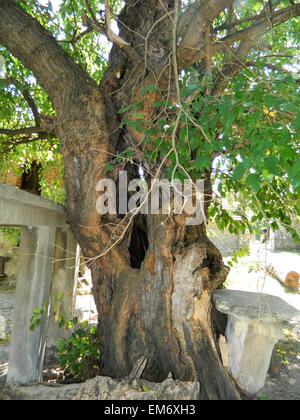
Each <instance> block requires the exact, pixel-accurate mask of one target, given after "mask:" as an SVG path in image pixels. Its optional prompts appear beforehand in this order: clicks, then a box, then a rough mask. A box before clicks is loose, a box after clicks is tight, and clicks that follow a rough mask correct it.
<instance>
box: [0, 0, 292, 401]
mask: <svg viewBox="0 0 300 420" xmlns="http://www.w3.org/2000/svg"><path fill="white" fill-rule="evenodd" d="M299 15H300V4H297V3H295V2H294V1H276V0H272V1H264V0H260V1H256V0H236V1H234V0H194V1H190V0H186V1H177V2H176V1H174V0H147V1H144V0H125V1H123V2H121V1H115V0H106V1H104V0H62V1H52V2H51V1H50V2H47V1H40V2H38V1H34V0H29V1H23V0H19V1H15V0H0V49H1V51H0V52H1V60H2V61H1V63H2V67H1V77H2V79H1V81H0V83H1V85H0V87H1V111H0V114H1V122H0V124H1V129H0V135H1V139H0V147H1V165H2V171H4V170H6V169H7V168H9V167H10V169H11V168H12V167H13V165H14V164H17V165H20V164H21V163H22V164H26V163H27V164H28V163H30V161H33V160H34V161H38V162H39V163H40V164H41V166H42V168H45V166H46V164H45V162H47V163H49V162H52V163H53V162H54V167H55V168H56V171H57V177H59V173H60V170H61V167H62V161H63V172H64V178H63V182H64V188H65V206H66V209H67V217H68V222H69V224H70V227H71V229H72V231H73V233H74V235H75V237H76V239H77V241H78V243H79V244H80V247H81V249H82V252H83V254H84V256H85V257H86V259H87V262H88V264H89V266H90V268H91V270H92V278H93V293H94V296H95V301H96V305H97V309H98V313H99V327H98V334H99V340H100V343H101V358H102V359H101V360H102V362H101V363H102V373H103V374H104V375H110V376H117V377H123V376H126V375H128V373H129V372H130V370H131V368H132V366H133V365H134V363H135V362H136V360H137V359H138V358H139V357H141V356H142V355H145V356H146V357H147V359H148V363H147V366H146V369H145V371H144V377H146V378H148V379H150V380H155V381H160V380H163V379H165V378H166V376H167V375H168V373H169V372H172V374H173V375H174V377H175V378H179V379H182V380H191V379H193V380H198V381H199V382H200V384H201V398H209V399H231V398H238V397H239V393H238V390H237V389H238V388H237V386H236V384H235V383H234V382H233V380H232V379H231V378H230V377H229V375H228V373H227V372H226V371H225V370H224V369H223V367H222V363H221V359H220V355H219V350H218V344H217V340H216V337H217V327H216V323H215V321H214V317H213V310H212V303H211V297H212V293H213V292H214V290H215V289H216V288H217V287H220V286H221V285H222V284H223V283H224V281H225V280H226V277H227V274H228V271H229V270H228V268H227V267H226V266H225V264H224V263H223V261H222V257H221V254H220V252H219V251H218V250H217V249H216V247H215V246H214V245H213V244H212V243H211V242H210V240H209V239H208V238H207V235H206V229H205V223H203V224H201V225H195V226H193V225H192V226H190V225H186V224H185V214H182V215H175V214H173V212H172V210H170V213H169V214H168V215H165V214H156V215H151V214H148V215H136V214H130V213H127V214H126V210H124V211H120V212H119V214H115V215H102V216H100V215H99V213H98V212H97V211H96V201H97V198H98V197H99V195H100V194H101V193H100V192H97V191H96V185H97V183H98V181H99V180H101V179H103V178H110V179H112V180H115V181H116V182H117V180H118V173H119V171H121V170H123V171H127V173H128V180H130V179H132V178H137V177H138V169H139V166H140V165H141V166H142V167H143V169H144V174H145V175H144V176H145V179H146V181H147V182H150V180H151V178H152V177H157V178H168V179H171V178H175V177H176V178H179V179H183V178H187V177H190V178H191V179H193V180H195V179H204V185H205V191H204V193H205V213H206V215H207V216H210V217H212V218H214V220H215V221H216V222H217V224H218V225H219V227H221V228H224V227H228V228H229V229H230V231H231V232H235V233H236V232H238V231H239V230H241V231H245V229H251V228H252V226H253V225H255V223H257V222H259V221H260V220H262V219H264V220H266V221H267V222H270V223H271V224H272V227H273V228H274V229H276V227H277V224H278V222H281V223H282V224H283V225H284V226H285V227H286V228H287V229H288V230H290V232H291V233H292V234H293V235H294V237H295V238H296V236H297V234H296V232H295V231H294V230H293V228H292V227H291V223H292V219H293V217H295V215H296V213H297V200H298V204H299V199H298V195H297V194H299V190H300V172H299V166H300V165H299V147H298V146H299V143H298V144H297V130H298V129H299V126H300V114H299V112H298V106H299V93H298V90H297V89H298V81H297V70H298V69H299V67H297V59H296V54H297V45H298V42H299V39H298V38H299V26H297V25H298V24H299V18H298V16H299ZM110 45H112V48H111V50H110V53H109V56H108V55H107V51H108V48H109V46H110ZM297 105H298V106H297ZM55 165H56V166H55ZM41 182H43V181H42V176H41ZM213 184H214V188H213V187H212V186H213ZM47 187H48V185H47V184H46V183H45V182H44V190H45V191H46V190H47ZM213 191H215V193H213ZM228 193H230V194H231V196H236V197H239V199H242V201H243V203H244V207H245V208H242V207H240V208H238V209H237V211H238V214H239V216H240V218H239V220H236V219H235V218H233V217H232V216H233V215H232V214H230V212H229V211H228V210H226V209H224V208H222V200H220V198H222V197H225V196H226V195H227V194H228ZM49 194H50V193H49ZM54 195H55V194H54ZM54 198H57V200H58V201H62V200H63V198H62V197H61V195H60V194H57V196H56V197H54ZM298 208H299V206H298ZM298 211H299V210H298Z"/></svg>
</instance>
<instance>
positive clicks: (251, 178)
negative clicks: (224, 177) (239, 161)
mask: <svg viewBox="0 0 300 420" xmlns="http://www.w3.org/2000/svg"><path fill="white" fill-rule="evenodd" d="M246 185H247V186H248V187H249V188H251V189H252V190H253V191H254V192H255V193H257V192H258V191H259V189H260V186H261V180H260V177H259V176H258V175H257V174H250V175H248V176H247V178H246Z"/></svg>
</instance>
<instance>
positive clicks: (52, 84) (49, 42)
mask: <svg viewBox="0 0 300 420" xmlns="http://www.w3.org/2000/svg"><path fill="white" fill-rule="evenodd" d="M0 43H1V44H2V45H3V46H4V47H5V48H7V49H8V50H9V51H10V52H11V53H12V54H13V55H14V56H15V57H17V58H18V59H19V60H20V61H21V62H22V63H23V65H24V66H25V67H26V68H28V69H29V70H31V71H32V72H33V74H34V76H35V77H36V79H37V80H38V81H39V83H40V85H41V86H43V88H44V89H45V90H46V92H47V93H48V94H49V96H50V97H51V100H52V103H53V105H54V107H55V106H56V105H57V104H60V105H62V97H64V98H65V99H67V97H68V98H69V97H70V89H74V88H75V87H76V88H78V86H81V87H82V88H83V89H84V87H85V86H86V84H87V83H90V85H95V86H96V83H95V82H94V81H93V80H92V79H90V78H89V76H88V75H87V74H86V73H85V72H84V71H83V70H82V69H81V68H80V67H79V66H78V65H76V64H75V63H74V62H73V60H72V59H71V57H69V55H68V54H67V53H66V52H65V51H64V50H63V49H62V48H61V47H60V46H59V45H58V43H57V42H56V40H55V39H54V38H53V36H52V35H51V33H50V32H48V31H47V30H46V29H45V28H43V27H42V26H41V25H40V23H39V22H38V21H37V20H36V19H34V18H32V17H31V16H30V15H28V14H27V13H26V12H25V11H24V10H23V9H22V7H20V6H19V5H18V4H16V3H15V1H14V0H0Z"/></svg>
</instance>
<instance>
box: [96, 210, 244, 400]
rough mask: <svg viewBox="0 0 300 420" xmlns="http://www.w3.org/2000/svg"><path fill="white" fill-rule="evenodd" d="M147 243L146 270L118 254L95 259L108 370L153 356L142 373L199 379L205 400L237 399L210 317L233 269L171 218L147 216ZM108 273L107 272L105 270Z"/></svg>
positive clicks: (117, 372) (123, 369)
mask: <svg viewBox="0 0 300 420" xmlns="http://www.w3.org/2000/svg"><path fill="white" fill-rule="evenodd" d="M147 230H148V241H149V246H148V250H147V253H146V256H145V258H144V260H143V261H142V263H141V268H140V269H138V268H131V267H129V266H123V267H119V272H118V273H116V270H115V267H116V265H118V264H119V261H118V260H116V259H115V258H114V257H113V256H111V257H110V258H109V260H110V261H107V264H105V269H104V275H103V268H102V267H101V266H102V262H101V261H99V262H98V263H95V264H93V265H92V266H91V267H92V271H93V281H94V293H95V300H96V302H97V308H98V312H99V337H100V341H101V354H102V363H103V366H102V374H104V375H110V376H115V377H123V376H126V375H128V374H129V372H130V370H131V369H132V367H133V365H134V364H135V362H136V361H137V360H138V359H139V358H140V357H141V356H145V357H147V359H148V362H147V365H146V368H145V371H144V375H143V376H144V377H145V378H147V379H149V380H153V381H162V380H164V379H165V378H166V377H167V375H168V373H169V372H171V373H172V374H173V376H174V377H175V378H178V379H181V380H198V381H199V382H200V384H201V398H209V399H233V398H237V392H236V390H235V389H234V386H233V385H232V382H231V380H230V379H229V377H228V375H227V373H226V372H225V371H224V369H223V368H222V364H221V361H220V357H219V354H218V350H217V348H216V341H215V336H214V326H213V321H212V316H211V314H212V301H211V295H212V293H213V291H214V290H215V288H216V287H218V286H219V285H220V284H222V283H223V282H224V280H225V278H226V275H227V272H228V270H227V268H226V267H225V266H224V265H223V263H222V258H221V256H220V253H219V252H218V250H217V249H216V248H215V247H214V245H213V244H212V243H211V242H210V241H209V240H208V239H207V238H206V236H205V234H204V232H203V231H202V232H201V229H200V228H198V229H197V230H198V232H197V235H199V237H198V240H197V241H196V242H193V243H191V244H189V238H188V234H187V233H186V234H185V238H183V241H181V240H178V234H177V232H178V225H177V223H176V221H175V220H173V219H172V218H170V217H167V216H149V217H148V225H147ZM101 272H102V273H101Z"/></svg>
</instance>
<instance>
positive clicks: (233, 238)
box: [207, 222, 242, 257]
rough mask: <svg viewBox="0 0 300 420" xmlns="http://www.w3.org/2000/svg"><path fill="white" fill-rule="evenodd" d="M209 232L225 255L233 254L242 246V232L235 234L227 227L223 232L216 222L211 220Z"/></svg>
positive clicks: (209, 235) (212, 239) (213, 241)
mask: <svg viewBox="0 0 300 420" xmlns="http://www.w3.org/2000/svg"><path fill="white" fill-rule="evenodd" d="M207 233H208V237H209V239H210V240H211V241H212V243H213V244H214V245H215V246H216V247H217V248H218V249H219V251H220V252H221V254H222V255H223V257H227V256H230V255H233V254H234V252H235V251H239V250H240V249H241V248H242V246H241V238H240V234H239V235H234V234H232V233H230V232H229V231H228V230H227V229H225V230H224V232H222V231H220V230H219V229H218V227H217V225H216V224H214V223H211V222H210V223H208V226H207Z"/></svg>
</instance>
